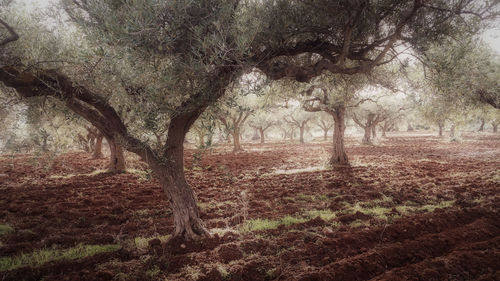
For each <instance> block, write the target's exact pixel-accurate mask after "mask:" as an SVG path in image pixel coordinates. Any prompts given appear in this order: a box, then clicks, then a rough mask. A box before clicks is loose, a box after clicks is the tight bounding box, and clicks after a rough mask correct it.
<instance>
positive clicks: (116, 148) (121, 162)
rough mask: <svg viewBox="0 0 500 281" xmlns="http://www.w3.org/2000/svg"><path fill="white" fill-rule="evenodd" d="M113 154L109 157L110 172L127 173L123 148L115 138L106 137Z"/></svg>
mask: <svg viewBox="0 0 500 281" xmlns="http://www.w3.org/2000/svg"><path fill="white" fill-rule="evenodd" d="M106 141H107V142H108V145H109V151H110V153H111V155H110V157H109V166H108V172H110V173H123V172H125V156H124V155H123V149H122V146H121V145H120V144H119V143H118V142H117V141H116V140H115V139H114V138H113V137H106Z"/></svg>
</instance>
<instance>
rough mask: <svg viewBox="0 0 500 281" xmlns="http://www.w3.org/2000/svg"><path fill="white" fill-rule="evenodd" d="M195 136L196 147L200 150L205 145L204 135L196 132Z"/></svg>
mask: <svg viewBox="0 0 500 281" xmlns="http://www.w3.org/2000/svg"><path fill="white" fill-rule="evenodd" d="M197 135H198V147H199V148H202V147H203V146H205V144H204V143H203V141H204V139H205V134H204V133H203V132H202V131H201V130H200V131H198V133H197Z"/></svg>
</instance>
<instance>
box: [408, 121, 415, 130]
mask: <svg viewBox="0 0 500 281" xmlns="http://www.w3.org/2000/svg"><path fill="white" fill-rule="evenodd" d="M413 130H414V129H413V126H412V125H411V124H410V123H408V128H407V131H408V132H413Z"/></svg>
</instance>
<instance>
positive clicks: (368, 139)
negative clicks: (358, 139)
mask: <svg viewBox="0 0 500 281" xmlns="http://www.w3.org/2000/svg"><path fill="white" fill-rule="evenodd" d="M363 129H364V130H365V134H364V135H363V140H362V143H363V144H370V145H371V144H372V140H371V135H372V128H371V127H370V126H365V127H363Z"/></svg>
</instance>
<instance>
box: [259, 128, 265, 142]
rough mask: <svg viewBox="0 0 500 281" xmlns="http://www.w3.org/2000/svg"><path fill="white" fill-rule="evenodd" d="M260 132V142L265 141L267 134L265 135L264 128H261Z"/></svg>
mask: <svg viewBox="0 0 500 281" xmlns="http://www.w3.org/2000/svg"><path fill="white" fill-rule="evenodd" d="M259 133H260V143H264V142H265V140H264V138H265V135H264V129H263V128H259Z"/></svg>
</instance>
